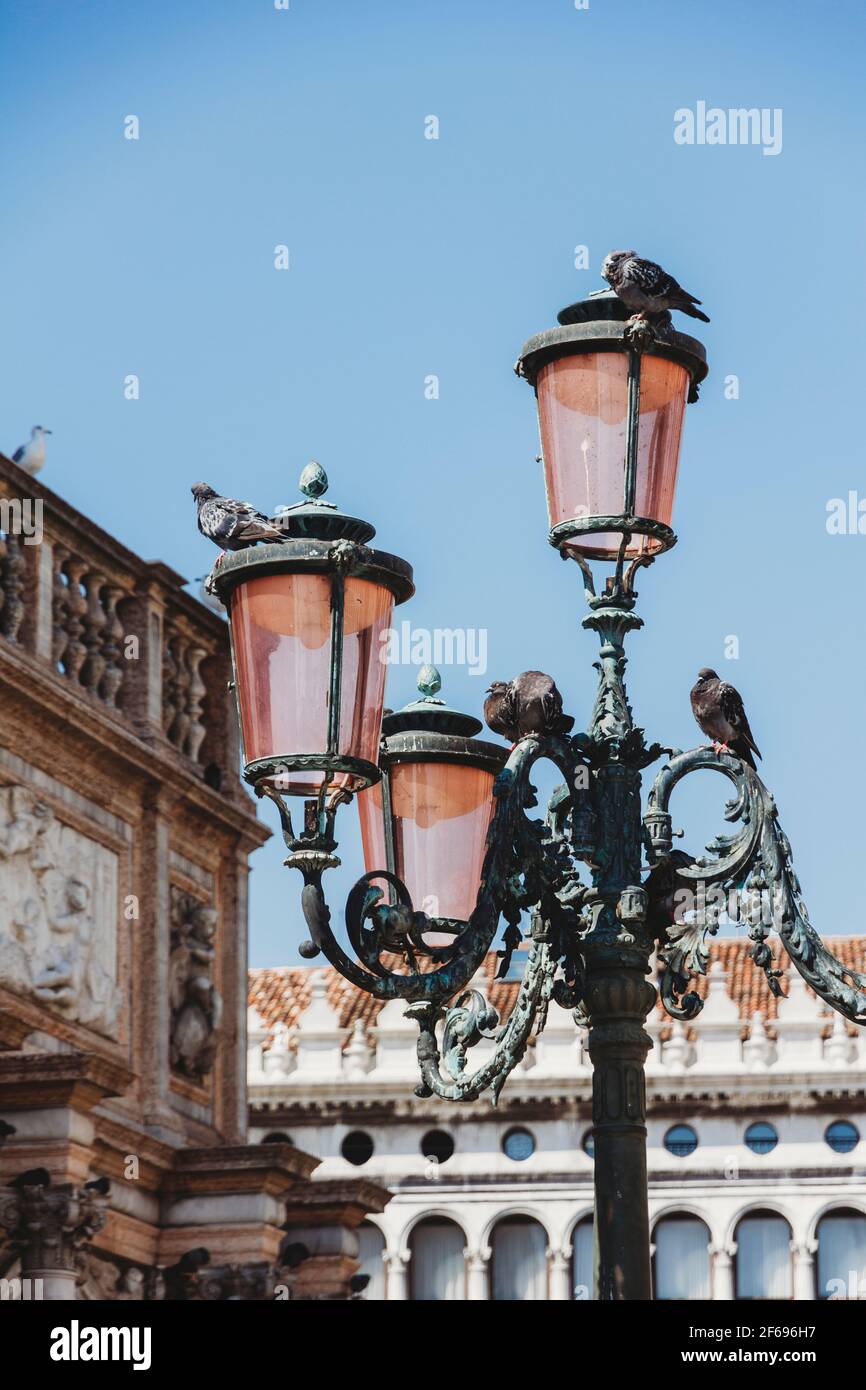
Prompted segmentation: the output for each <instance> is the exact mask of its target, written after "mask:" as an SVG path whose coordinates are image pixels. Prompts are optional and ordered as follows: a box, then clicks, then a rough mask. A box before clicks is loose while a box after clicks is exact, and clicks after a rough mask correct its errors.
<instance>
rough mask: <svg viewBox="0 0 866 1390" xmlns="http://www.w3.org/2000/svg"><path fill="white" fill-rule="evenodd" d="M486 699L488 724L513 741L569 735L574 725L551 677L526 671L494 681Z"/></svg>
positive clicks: (485, 714)
mask: <svg viewBox="0 0 866 1390" xmlns="http://www.w3.org/2000/svg"><path fill="white" fill-rule="evenodd" d="M487 696H488V698H487V699H486V700H485V701H484V718H485V720H486V722H487V727H488V728H489V729H492V730H493V732H494V733H495V734H501V735H502V737H503V738H507V739H508V740H509V742H510V743H516V742H517V741H518V739H521V738H525V737H526V735H527V734H567V733H568V732H569V730H570V729H572V728H573V726H574V720H573V719H572V717H571V715H569V714H563V712H562V696H561V695H560V693H559V691H558V690H557V688H556V682H555V681H554V679H553V677H552V676H546V675H545V674H544V672H543V671H524V672H523V674H522V675H520V676H517V677H515V679H514V680H513V681H510V682H508V683H506V682H505V681H494V682H493V684H492V685H491V686H490V687H489V688H488V690H487Z"/></svg>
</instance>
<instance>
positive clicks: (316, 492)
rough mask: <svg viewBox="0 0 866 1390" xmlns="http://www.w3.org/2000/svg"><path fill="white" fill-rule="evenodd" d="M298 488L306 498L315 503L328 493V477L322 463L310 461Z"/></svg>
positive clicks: (302, 474)
mask: <svg viewBox="0 0 866 1390" xmlns="http://www.w3.org/2000/svg"><path fill="white" fill-rule="evenodd" d="M298 486H299V488H300V489H301V492H302V493H303V494H304V496H305V497H308V498H309V499H310V501H311V502H315V501H317V500H318V498H320V497H322V496H323V495H324V494H325V493H326V492H327V491H328V475H327V473H326V472H325V470H324V468H323V467H322V465H321V464H320V463H317V462H316V460H315V459H310V462H309V463H308V464H307V466H306V468H304V470H303V471H302V473H301V476H300V478H299V479H298Z"/></svg>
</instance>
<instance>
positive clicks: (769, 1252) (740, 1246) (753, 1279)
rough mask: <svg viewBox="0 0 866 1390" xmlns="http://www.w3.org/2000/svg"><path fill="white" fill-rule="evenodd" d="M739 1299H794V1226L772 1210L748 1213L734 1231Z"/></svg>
mask: <svg viewBox="0 0 866 1390" xmlns="http://www.w3.org/2000/svg"><path fill="white" fill-rule="evenodd" d="M734 1240H735V1241H736V1243H737V1264H736V1278H737V1284H736V1288H737V1293H736V1296H737V1298H793V1296H794V1289H793V1284H792V1274H791V1227H790V1226H789V1225H788V1223H787V1221H786V1220H785V1218H784V1216H777V1215H776V1213H775V1212H772V1211H755V1212H749V1215H748V1216H744V1217H743V1219H742V1221H740V1223H739V1225H738V1226H737V1229H736V1231H735V1233H734Z"/></svg>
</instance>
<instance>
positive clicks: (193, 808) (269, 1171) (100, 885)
mask: <svg viewBox="0 0 866 1390" xmlns="http://www.w3.org/2000/svg"><path fill="white" fill-rule="evenodd" d="M184 583H185V581H184V580H183V579H182V578H181V577H180V576H179V575H177V574H175V573H174V572H173V571H172V570H170V569H169V568H168V567H167V566H166V565H164V564H161V563H159V562H151V561H144V560H142V559H140V558H139V557H138V556H137V555H134V554H132V553H131V552H130V551H129V550H127V549H125V548H124V547H123V546H122V545H121V544H120V543H119V542H118V541H117V540H116V539H115V538H114V537H112V536H110V535H108V534H106V533H105V532H104V531H102V530H100V529H99V527H97V526H96V525H94V524H93V522H91V521H90V520H88V519H87V518H86V517H84V516H82V515H81V514H80V513H78V512H77V511H75V510H74V509H73V508H72V507H70V506H69V505H67V504H66V503H65V502H64V501H63V500H62V499H61V498H59V497H58V496H56V495H55V494H54V493H52V492H51V491H49V490H48V489H47V488H46V487H44V486H42V485H41V484H40V483H39V482H38V481H37V480H35V479H34V478H32V477H30V476H29V475H28V474H26V473H24V472H23V471H22V470H21V469H19V468H18V467H17V466H16V465H15V464H13V463H12V462H11V461H10V460H9V459H7V458H5V457H3V456H2V455H0V1282H2V1281H5V1282H4V1283H3V1288H5V1289H7V1291H8V1289H9V1288H10V1287H18V1286H14V1285H12V1284H10V1283H9V1281H14V1280H15V1279H17V1278H20V1279H22V1280H23V1281H24V1284H23V1286H21V1287H23V1288H24V1289H25V1296H26V1291H30V1292H31V1294H32V1296H34V1297H40V1296H42V1297H46V1298H55V1297H56V1298H73V1297H85V1298H106V1297H108V1298H161V1297H166V1296H167V1297H176V1298H181V1297H182V1298H221V1297H229V1296H242V1297H259V1298H261V1297H267V1296H271V1294H272V1293H273V1289H274V1287H275V1285H276V1286H278V1288H279V1289H280V1290H281V1291H282V1290H283V1289H285V1290H288V1289H290V1288H291V1289H294V1292H295V1295H296V1296H297V1295H301V1296H322V1297H341V1296H343V1297H344V1296H346V1295H347V1292H348V1288H349V1281H350V1279H351V1277H352V1276H353V1275H354V1273H355V1272H356V1271H357V1268H358V1262H357V1258H356V1256H357V1244H358V1242H357V1236H356V1235H355V1230H356V1228H357V1227H358V1226H359V1224H360V1223H361V1221H362V1220H363V1219H364V1217H365V1216H366V1215H368V1214H369V1213H370V1212H371V1211H380V1210H381V1209H382V1207H383V1205H384V1203H385V1201H386V1200H387V1194H386V1193H385V1192H384V1191H382V1190H381V1189H379V1188H377V1187H376V1186H375V1185H374V1184H372V1183H370V1182H369V1181H367V1180H366V1179H365V1175H360V1174H357V1173H353V1174H352V1175H351V1178H347V1177H346V1176H344V1175H338V1176H337V1177H335V1178H333V1179H327V1178H326V1179H325V1180H324V1181H322V1182H316V1183H315V1184H314V1183H313V1182H311V1181H310V1176H311V1174H312V1172H313V1171H314V1170H315V1169H316V1167H317V1160H316V1159H315V1158H312V1157H310V1156H309V1155H308V1154H305V1153H303V1152H300V1151H299V1150H297V1149H296V1148H295V1147H293V1146H291V1145H286V1144H276V1145H268V1146H261V1145H258V1144H256V1145H251V1144H249V1143H248V1142H247V1094H246V1079H245V1070H246V1052H247V1043H246V1031H245V1023H246V995H247V878H248V868H249V857H250V855H251V853H252V852H253V851H254V850H256V849H257V848H258V847H259V846H260V845H262V844H263V843H264V841H265V840H266V839H267V838H268V835H269V832H268V831H267V829H266V828H265V827H264V826H263V825H262V824H261V823H260V822H259V821H258V820H257V818H256V814H255V809H254V806H253V803H252V801H251V799H250V797H249V795H248V793H247V792H246V790H245V789H244V787H243V785H242V783H241V781H240V779H239V775H238V767H239V748H238V736H237V724H236V716H235V712H234V708H233V702H232V701H231V699H230V695H229V688H228V687H229V680H230V674H231V672H230V655H229V649H228V640H227V632H226V627H225V624H224V622H223V620H222V618H221V617H219V616H218V615H217V614H216V613H214V612H212V611H210V610H209V609H207V608H206V607H204V606H203V605H202V604H201V603H199V602H198V601H197V600H196V599H194V598H192V597H191V596H190V595H189V594H187V593H186V592H185V591H184V588H183V585H184ZM94 1184H95V1185H94ZM289 1246H291V1247H292V1249H293V1254H292V1262H291V1268H290V1267H289V1266H288V1265H286V1262H285V1254H286V1250H287V1248H288V1247H289ZM299 1252H300V1253H305V1254H306V1256H307V1258H306V1259H304V1260H303V1261H302V1262H300V1263H299V1262H298V1261H299ZM28 1281H30V1282H29V1283H28Z"/></svg>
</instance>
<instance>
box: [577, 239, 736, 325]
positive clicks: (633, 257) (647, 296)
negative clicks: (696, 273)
mask: <svg viewBox="0 0 866 1390" xmlns="http://www.w3.org/2000/svg"><path fill="white" fill-rule="evenodd" d="M601 275H602V279H603V280H606V281H607V283H608V284H609V285H610V287H611V289H612V290H613V292H614V294H616V295H617V296H618V297H619V298H620V299H621V300H622V302H623V303H624V304H627V305H628V307H629V308H630V309H632V310H633V311H634V313H635V316H636V317H638V318H654V317H655V316H656V315H661V314H669V313H670V311H671V309H679V310H681V312H682V313H684V314H688V315H689V317H690V318H693V319H700V320H701V321H702V322H703V323H709V321H710V320H709V319H708V317H707V315H706V314H704V313H703V312H702V311H701V310H700V309H698V308H696V307H695V306H696V305H697V304H700V302H701V301H700V300H699V299H696V298H695V296H694V295H693V294H689V292H688V290H684V289H683V287H682V285H680V284H678V283H677V281H676V280H675V279H674V277H673V276H672V275H669V274H668V273H667V271H666V270H662V268H661V266H660V265H656V263H655V261H645V260H644V259H643V258H642V257H641V256H638V255H637V253H636V252H634V251H609V252H608V254H607V255H606V256H605V258H604V263H603V265H602V267H601Z"/></svg>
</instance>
